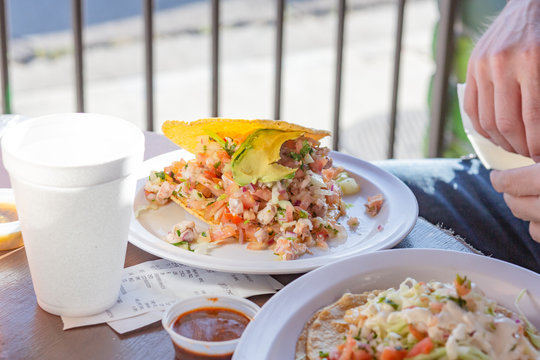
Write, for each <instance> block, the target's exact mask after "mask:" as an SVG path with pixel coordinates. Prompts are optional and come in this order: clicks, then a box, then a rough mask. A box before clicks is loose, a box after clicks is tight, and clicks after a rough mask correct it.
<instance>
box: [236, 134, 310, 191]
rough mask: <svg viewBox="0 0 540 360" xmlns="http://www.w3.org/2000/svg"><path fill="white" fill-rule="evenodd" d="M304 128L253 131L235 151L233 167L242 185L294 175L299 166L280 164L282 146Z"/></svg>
mask: <svg viewBox="0 0 540 360" xmlns="http://www.w3.org/2000/svg"><path fill="white" fill-rule="evenodd" d="M303 134H304V133H303V132H302V131H283V130H275V129H259V130H256V131H254V132H253V133H251V134H250V135H249V136H248V137H247V138H246V140H245V141H244V142H243V143H242V145H240V147H239V148H238V150H236V152H235V153H234V154H233V157H232V160H231V168H232V173H233V178H234V181H235V182H236V183H237V184H238V185H247V184H249V183H253V184H254V183H256V182H257V181H258V180H260V181H262V182H272V181H278V180H281V179H285V178H290V177H292V176H294V173H295V172H296V170H297V169H292V168H289V167H286V166H283V165H279V164H276V162H277V161H279V159H280V154H279V152H280V149H281V145H283V143H284V142H285V141H288V140H293V139H297V138H299V137H300V136H302V135H303Z"/></svg>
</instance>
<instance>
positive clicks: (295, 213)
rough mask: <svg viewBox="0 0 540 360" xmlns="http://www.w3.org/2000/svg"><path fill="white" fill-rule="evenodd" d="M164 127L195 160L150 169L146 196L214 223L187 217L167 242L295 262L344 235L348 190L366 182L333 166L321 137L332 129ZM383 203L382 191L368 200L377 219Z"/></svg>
mask: <svg viewBox="0 0 540 360" xmlns="http://www.w3.org/2000/svg"><path fill="white" fill-rule="evenodd" d="M163 132H164V134H165V135H166V136H167V137H168V138H169V139H171V140H172V141H173V142H175V143H176V144H178V145H179V146H181V147H182V148H184V149H185V150H187V151H189V152H191V153H192V154H194V158H193V159H190V160H185V159H179V160H178V161H176V162H173V163H172V164H171V165H170V166H167V167H165V168H164V169H163V170H161V171H152V172H151V173H150V176H149V179H148V181H147V183H146V185H145V187H144V190H145V195H146V199H147V200H148V201H149V202H150V203H151V204H155V205H163V204H165V203H167V202H168V201H169V200H172V201H174V202H176V203H177V204H179V205H181V206H182V207H183V208H184V209H186V210H187V211H188V212H190V213H191V214H193V215H195V216H197V217H198V218H200V219H202V220H203V221H205V222H206V223H208V224H209V225H210V228H209V230H208V231H199V230H198V229H197V228H196V226H195V223H194V222H192V221H182V222H180V223H178V224H176V225H174V227H173V229H172V230H171V231H170V233H169V234H168V235H167V237H166V239H165V240H166V241H167V242H169V243H171V244H174V245H176V246H181V247H184V248H186V249H188V250H192V251H193V250H197V249H207V248H208V246H210V247H211V246H214V245H219V244H225V243H230V242H239V243H245V244H246V247H247V248H248V249H251V250H264V249H270V250H272V251H273V252H274V253H275V254H276V255H277V256H279V258H280V259H282V260H293V259H297V258H298V257H300V256H302V255H304V254H306V253H310V248H311V247H319V248H327V247H328V241H329V240H331V239H334V238H339V237H345V236H346V231H345V228H344V227H343V226H342V225H340V224H339V223H338V219H339V218H340V217H341V216H343V215H345V214H346V211H347V205H346V203H345V202H344V201H343V195H344V194H353V193H355V192H357V191H359V190H360V186H359V184H358V183H357V182H356V180H355V179H354V178H352V177H351V176H349V174H348V173H347V172H346V171H345V170H344V169H343V168H340V167H334V166H333V165H332V159H331V158H330V157H329V156H328V155H329V151H330V150H329V149H328V148H327V147H324V146H321V144H320V141H319V140H321V139H322V138H323V137H325V136H328V135H330V133H329V132H328V131H324V130H314V129H310V128H306V127H302V126H299V125H295V124H290V123H287V122H285V121H273V120H232V119H201V120H197V121H194V122H189V123H187V122H181V121H167V122H165V123H164V125H163ZM383 202H384V198H383V196H382V195H377V196H374V197H372V198H370V199H369V201H368V203H367V204H366V212H367V213H368V214H370V215H371V216H375V215H376V214H377V212H378V211H379V210H380V209H381V206H382V205H383ZM348 224H349V226H351V227H354V226H355V225H357V224H358V220H357V219H356V218H349V221H348Z"/></svg>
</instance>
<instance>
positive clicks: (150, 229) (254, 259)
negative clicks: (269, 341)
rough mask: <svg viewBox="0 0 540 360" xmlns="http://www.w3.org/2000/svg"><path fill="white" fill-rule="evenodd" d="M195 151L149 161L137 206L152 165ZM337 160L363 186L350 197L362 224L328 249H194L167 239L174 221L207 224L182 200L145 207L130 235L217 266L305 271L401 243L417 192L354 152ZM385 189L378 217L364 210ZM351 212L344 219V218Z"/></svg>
mask: <svg viewBox="0 0 540 360" xmlns="http://www.w3.org/2000/svg"><path fill="white" fill-rule="evenodd" d="M192 156H193V155H191V154H190V153H188V152H186V151H184V150H178V151H174V152H170V153H167V154H163V155H161V156H158V157H155V158H152V159H149V160H147V161H145V163H144V166H143V169H142V170H141V174H140V175H141V177H142V176H144V178H142V179H141V180H139V183H138V185H137V193H136V197H135V203H134V210H136V209H139V208H140V207H141V206H144V205H146V200H145V198H144V190H143V186H144V183H145V181H146V178H147V177H148V173H149V172H150V170H156V171H161V170H162V169H163V168H164V167H165V166H167V165H169V164H171V163H172V162H173V161H177V160H179V159H180V158H191V157H192ZM331 157H332V158H333V160H334V165H336V166H343V167H344V168H345V169H346V170H347V171H348V172H349V174H351V175H352V176H354V177H355V178H356V180H357V181H358V182H359V184H360V185H361V187H362V190H361V191H360V192H359V193H358V194H355V195H353V196H348V197H345V198H344V200H345V202H346V203H348V204H350V205H351V207H350V208H349V209H348V211H347V212H348V215H349V216H356V217H357V218H358V219H359V221H360V226H358V228H356V229H348V230H349V234H348V237H347V239H346V240H341V241H339V240H335V241H333V242H330V248H329V249H328V250H320V249H315V250H314V251H313V254H312V255H304V256H302V257H301V258H299V259H297V260H292V261H280V260H278V258H277V256H275V255H274V254H273V252H272V251H271V250H264V251H252V250H247V249H245V245H241V244H230V245H225V246H220V247H218V248H215V249H212V250H210V252H209V253H208V254H199V253H193V252H190V251H187V250H184V249H181V248H177V247H175V246H173V245H170V244H168V243H166V242H165V241H164V240H162V239H163V238H164V237H165V235H166V234H167V233H168V232H169V231H170V229H172V227H173V225H174V224H175V223H178V222H180V221H181V220H183V219H191V220H194V221H195V222H196V223H197V226H198V228H200V229H205V228H207V225H206V224H204V223H203V222H202V221H200V220H198V219H196V218H195V217H193V216H192V215H190V214H189V213H188V212H186V211H185V210H184V209H182V208H181V207H180V206H178V205H176V204H175V203H170V204H167V205H165V206H162V207H160V208H159V209H157V210H149V211H144V212H142V213H141V214H140V215H139V216H138V217H137V218H135V216H133V217H132V221H131V227H130V237H129V241H130V242H131V243H132V244H134V245H135V246H137V247H139V248H141V249H143V250H145V251H147V252H149V253H151V254H154V255H156V256H159V257H162V258H164V259H168V260H172V261H175V262H179V263H183V264H186V265H191V266H196V267H199V268H204V269H211V270H216V271H225V272H237V273H246V274H291V273H301V272H306V271H309V270H312V269H315V268H317V267H319V266H322V265H325V264H328V263H330V262H333V261H336V260H338V259H342V258H344V257H347V256H350V255H356V254H362V253H369V252H373V251H376V250H379V249H386V248H390V247H392V246H394V245H396V244H397V243H398V242H399V241H401V240H402V239H403V238H404V237H405V236H406V235H407V234H408V233H409V232H410V231H411V230H412V228H413V227H414V225H415V223H416V219H417V216H418V204H417V202H416V198H415V197H414V195H413V193H412V192H411V191H410V190H409V188H408V187H407V186H406V185H405V184H403V183H402V182H401V181H400V180H399V179H397V178H396V177H394V176H393V175H391V174H390V173H388V172H386V171H384V170H382V169H380V168H378V167H376V166H375V165H372V164H370V163H368V162H365V161H362V160H359V159H357V158H354V157H352V156H348V155H345V154H341V153H338V152H332V153H331ZM379 193H382V194H383V195H384V198H385V202H384V205H383V208H382V210H381V212H380V213H379V214H378V215H377V216H376V217H374V218H372V217H370V216H368V215H367V214H366V213H365V207H364V204H365V203H366V201H367V198H368V196H373V195H376V194H379ZM346 221H347V218H343V219H341V221H340V222H341V223H343V224H345V223H346Z"/></svg>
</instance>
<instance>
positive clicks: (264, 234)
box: [253, 228, 268, 243]
mask: <svg viewBox="0 0 540 360" xmlns="http://www.w3.org/2000/svg"><path fill="white" fill-rule="evenodd" d="M253 236H255V239H257V242H259V243H266V241H267V240H268V230H267V229H265V228H260V229H259V230H257V231H255V234H253Z"/></svg>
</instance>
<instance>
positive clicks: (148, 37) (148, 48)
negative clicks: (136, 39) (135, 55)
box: [143, 0, 154, 131]
mask: <svg viewBox="0 0 540 360" xmlns="http://www.w3.org/2000/svg"><path fill="white" fill-rule="evenodd" d="M143 12H144V73H145V85H146V130H148V131H154V21H153V16H154V0H144V3H143Z"/></svg>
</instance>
